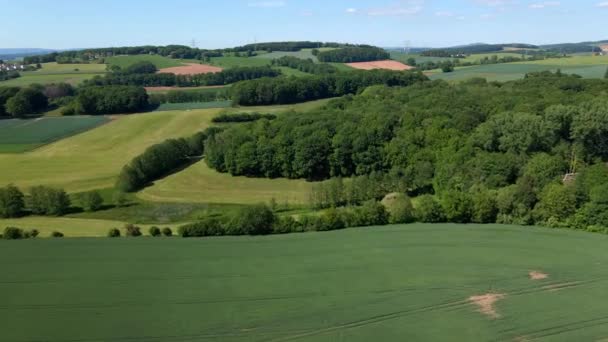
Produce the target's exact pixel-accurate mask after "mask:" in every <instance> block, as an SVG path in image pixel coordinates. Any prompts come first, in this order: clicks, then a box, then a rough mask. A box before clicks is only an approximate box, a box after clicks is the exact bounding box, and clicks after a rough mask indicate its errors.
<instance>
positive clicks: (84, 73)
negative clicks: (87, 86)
mask: <svg viewBox="0 0 608 342" xmlns="http://www.w3.org/2000/svg"><path fill="white" fill-rule="evenodd" d="M105 70H106V66H105V65H104V64H57V63H55V62H53V63H44V64H42V68H41V69H40V70H36V71H25V72H21V73H20V74H21V77H19V78H15V79H12V80H8V81H2V82H0V86H27V85H30V84H33V83H39V84H48V83H58V82H65V83H70V84H73V85H76V84H79V83H81V82H82V81H84V80H87V79H90V78H93V77H95V76H97V75H103V74H104V73H105Z"/></svg>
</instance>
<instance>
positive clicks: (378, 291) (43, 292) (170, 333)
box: [0, 224, 608, 342]
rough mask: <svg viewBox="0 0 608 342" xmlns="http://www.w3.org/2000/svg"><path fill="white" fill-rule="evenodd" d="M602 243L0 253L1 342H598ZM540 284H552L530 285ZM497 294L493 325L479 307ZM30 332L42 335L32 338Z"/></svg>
mask: <svg viewBox="0 0 608 342" xmlns="http://www.w3.org/2000/svg"><path fill="white" fill-rule="evenodd" d="M606 243H608V237H606V236H602V235H595V234H589V233H581V232H576V231H558V230H548V229H540V228H538V229H534V228H530V227H527V228H520V227H510V226H479V225H447V224H440V225H423V224H413V225H407V226H388V227H370V228H365V229H348V230H344V231H334V232H328V233H305V234H291V235H283V236H268V237H233V238H231V237H227V238H208V239H181V238H171V239H166V238H138V239H134V238H121V239H33V240H25V241H0V258H1V259H2V260H3V272H2V273H3V278H2V281H1V282H0V292H1V293H5V294H10V296H9V295H7V296H4V297H3V298H4V299H3V302H2V305H1V307H0V320H1V321H2V322H3V324H4V326H6V327H11V328H10V329H3V332H2V338H3V339H4V340H6V341H12V342H24V341H133V340H141V341H203V340H204V341H364V342H367V341H370V340H377V341H530V340H541V341H594V340H595V341H599V340H602V339H605V338H606V337H607V336H608V317H607V316H606V306H607V304H606V301H605V300H602V299H603V298H605V293H606V286H607V285H608V269H607V268H606V263H608V254H606V253H604V251H605V246H606ZM532 270H538V271H541V272H544V273H546V274H548V278H546V279H542V280H531V279H530V278H529V276H528V273H529V272H530V271H532ZM488 293H495V294H502V295H503V297H502V299H500V300H498V301H497V302H496V303H494V305H493V307H492V308H493V309H494V310H495V312H496V315H497V316H496V317H492V316H489V315H487V314H483V313H481V312H480V311H479V307H477V306H476V305H474V304H473V303H471V302H470V301H469V298H470V297H471V296H478V295H484V294H488ZM33 323H35V324H33Z"/></svg>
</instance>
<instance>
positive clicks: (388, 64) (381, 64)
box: [346, 60, 414, 71]
mask: <svg viewBox="0 0 608 342" xmlns="http://www.w3.org/2000/svg"><path fill="white" fill-rule="evenodd" d="M346 65H348V66H350V67H352V68H355V69H360V70H373V69H387V70H399V71H401V70H411V69H414V67H411V66H409V65H406V64H403V63H401V62H397V61H392V60H384V61H373V62H357V63H346Z"/></svg>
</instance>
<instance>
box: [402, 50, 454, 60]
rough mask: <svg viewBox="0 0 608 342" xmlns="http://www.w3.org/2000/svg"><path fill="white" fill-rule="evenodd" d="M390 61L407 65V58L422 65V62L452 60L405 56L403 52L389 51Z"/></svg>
mask: <svg viewBox="0 0 608 342" xmlns="http://www.w3.org/2000/svg"><path fill="white" fill-rule="evenodd" d="M390 54H391V59H394V60H396V61H399V62H402V63H407V60H408V59H409V58H413V59H415V60H416V63H424V62H441V61H445V60H448V61H451V60H452V58H449V57H426V56H421V55H418V54H406V53H404V52H397V51H391V52H390Z"/></svg>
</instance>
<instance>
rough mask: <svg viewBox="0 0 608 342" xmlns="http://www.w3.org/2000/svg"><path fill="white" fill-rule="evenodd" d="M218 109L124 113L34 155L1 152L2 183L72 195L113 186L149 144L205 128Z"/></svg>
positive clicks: (43, 148) (44, 148) (0, 182)
mask: <svg viewBox="0 0 608 342" xmlns="http://www.w3.org/2000/svg"><path fill="white" fill-rule="evenodd" d="M219 111H220V109H201V110H191V111H166V112H155V113H145V114H133V115H125V116H120V117H118V119H116V120H114V121H112V122H110V123H107V124H105V125H102V126H100V127H98V128H96V129H93V130H90V131H87V132H85V133H82V134H79V135H76V136H73V137H69V138H66V139H63V140H60V141H58V142H55V143H52V144H49V145H46V146H44V147H42V148H39V149H36V150H35V151H32V152H27V153H23V154H0V165H2V172H0V184H8V183H14V184H15V185H17V186H20V187H23V188H25V189H27V188H28V187H30V186H33V185H51V186H60V187H63V188H65V190H67V191H68V192H77V191H85V190H90V189H99V188H107V187H111V186H113V185H114V180H115V177H116V176H117V175H118V173H119V172H120V170H121V169H122V167H123V166H124V165H125V164H126V163H127V162H128V161H129V160H131V158H133V157H134V156H136V155H138V154H139V153H141V152H143V150H145V149H146V148H147V147H148V146H150V145H153V144H157V143H159V142H162V141H163V140H165V139H168V138H177V137H184V136H187V135H190V134H193V133H195V132H197V131H199V130H201V129H204V128H205V127H207V126H208V124H209V123H210V120H211V118H212V117H213V116H214V115H216V114H217V113H218V112H219Z"/></svg>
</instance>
